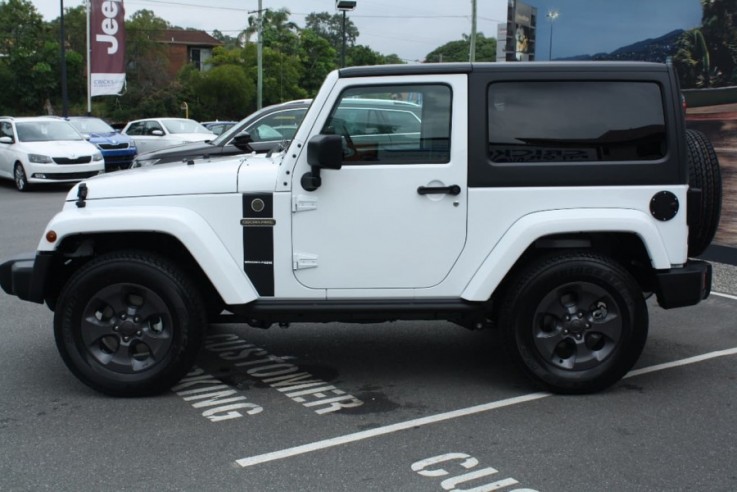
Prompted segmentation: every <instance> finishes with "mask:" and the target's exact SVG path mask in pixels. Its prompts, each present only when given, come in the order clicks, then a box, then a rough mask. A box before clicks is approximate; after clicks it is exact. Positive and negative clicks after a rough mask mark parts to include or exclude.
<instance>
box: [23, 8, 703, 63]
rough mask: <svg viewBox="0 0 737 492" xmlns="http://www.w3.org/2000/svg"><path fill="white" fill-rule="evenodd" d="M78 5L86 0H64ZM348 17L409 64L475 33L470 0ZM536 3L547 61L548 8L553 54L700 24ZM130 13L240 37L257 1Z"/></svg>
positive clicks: (481, 17) (686, 14)
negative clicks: (148, 14) (552, 22)
mask: <svg viewBox="0 0 737 492" xmlns="http://www.w3.org/2000/svg"><path fill="white" fill-rule="evenodd" d="M61 1H63V3H64V7H65V8H66V7H76V6H79V5H82V4H83V0H61ZM356 1H357V5H356V9H355V10H354V11H353V12H349V13H348V14H347V15H348V17H349V18H350V19H351V20H352V21H353V23H354V24H355V25H356V26H357V27H358V30H359V33H360V35H359V37H358V40H357V43H359V44H364V45H368V46H369V47H371V48H372V49H373V50H375V51H378V52H379V53H382V54H385V55H388V54H391V53H395V54H397V55H398V56H399V57H400V58H402V59H403V60H405V61H407V62H414V61H422V60H423V59H424V58H425V55H427V54H428V53H430V52H431V51H433V50H434V49H435V48H437V47H439V46H441V45H443V44H445V43H447V42H449V41H455V40H459V39H461V38H462V35H463V34H469V33H470V32H471V0H442V1H441V0H402V1H397V0H356ZM32 3H33V4H34V5H35V6H36V9H37V10H38V11H39V12H40V13H41V14H42V15H43V16H44V18H45V19H46V20H52V19H55V18H57V17H58V16H59V12H60V3H61V2H60V0H32ZM261 3H262V8H269V9H280V8H287V9H289V11H290V12H291V13H292V15H291V17H290V19H291V20H292V21H293V22H296V23H297V24H298V25H300V26H304V21H305V16H306V15H307V14H309V13H312V12H330V13H334V12H337V11H336V10H335V1H334V0H262V2H261ZM527 3H528V4H530V5H532V6H536V7H537V8H538V16H539V22H538V28H537V31H538V32H537V59H538V60H544V59H547V57H548V53H549V51H548V50H549V38H550V23H549V22H548V21H547V20H546V18H545V14H546V13H547V12H548V11H549V10H551V9H555V10H557V11H558V12H560V16H559V17H558V19H557V20H556V21H555V25H554V26H553V58H556V57H564V56H574V55H581V54H594V53H599V52H610V51H613V50H615V49H617V48H619V47H621V46H624V45H627V44H631V43H633V42H636V41H641V40H644V39H647V38H654V37H659V36H661V35H663V34H666V33H668V32H670V31H672V30H674V29H690V28H693V27H696V26H698V25H699V23H700V20H701V7H700V3H699V0H529V1H528V2H527ZM124 5H125V10H126V14H127V16H130V15H131V14H133V13H134V12H135V11H137V10H143V9H148V10H151V11H153V12H154V14H156V15H157V16H158V17H161V18H163V19H165V20H166V21H168V22H169V23H170V24H173V25H176V26H179V27H191V28H196V29H202V30H205V31H208V32H212V31H213V30H215V29H217V30H219V31H220V32H222V33H223V34H226V35H231V36H235V35H237V34H238V33H239V32H240V31H242V30H243V29H244V28H245V27H246V26H247V22H248V15H249V14H248V12H249V11H255V10H257V9H258V0H124ZM506 18H507V0H477V31H478V32H482V33H484V35H486V36H488V37H496V33H497V25H498V24H499V23H502V22H506Z"/></svg>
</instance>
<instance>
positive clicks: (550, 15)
mask: <svg viewBox="0 0 737 492" xmlns="http://www.w3.org/2000/svg"><path fill="white" fill-rule="evenodd" d="M559 15H560V12H558V11H557V10H548V15H547V16H546V17H547V18H548V20H549V21H550V46H549V51H548V60H552V59H553V24H554V23H555V19H557V18H558V16H559Z"/></svg>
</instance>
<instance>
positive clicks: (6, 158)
mask: <svg viewBox="0 0 737 492" xmlns="http://www.w3.org/2000/svg"><path fill="white" fill-rule="evenodd" d="M0 137H9V138H11V139H13V141H15V136H14V135H13V125H12V124H11V123H10V122H9V121H0ZM14 146H15V142H13V143H0V175H2V176H5V177H9V178H12V177H13V162H14V160H15V152H14Z"/></svg>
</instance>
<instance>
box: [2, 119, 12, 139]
mask: <svg viewBox="0 0 737 492" xmlns="http://www.w3.org/2000/svg"><path fill="white" fill-rule="evenodd" d="M0 137H10V138H13V139H14V138H15V137H14V136H13V127H12V126H11V125H10V123H9V122H7V121H3V122H1V123H0Z"/></svg>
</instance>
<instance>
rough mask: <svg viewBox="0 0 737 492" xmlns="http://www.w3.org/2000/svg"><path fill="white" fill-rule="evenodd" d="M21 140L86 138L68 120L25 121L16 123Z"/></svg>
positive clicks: (45, 140) (51, 140)
mask: <svg viewBox="0 0 737 492" xmlns="http://www.w3.org/2000/svg"><path fill="white" fill-rule="evenodd" d="M16 130H17V131H18V140H20V141H21V142H54V141H57V140H84V139H83V138H82V136H81V135H80V134H79V133H77V130H75V129H74V128H73V127H72V125H70V124H69V123H67V122H66V121H61V120H59V121H24V122H19V123H17V124H16Z"/></svg>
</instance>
